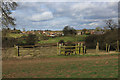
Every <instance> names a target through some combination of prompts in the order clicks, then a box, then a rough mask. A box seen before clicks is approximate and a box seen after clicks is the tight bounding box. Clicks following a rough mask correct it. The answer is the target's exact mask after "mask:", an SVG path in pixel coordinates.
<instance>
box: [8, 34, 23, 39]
mask: <svg viewBox="0 0 120 80" xmlns="http://www.w3.org/2000/svg"><path fill="white" fill-rule="evenodd" d="M21 36H23V34H14V33H10V34H9V37H13V38H19V37H21Z"/></svg>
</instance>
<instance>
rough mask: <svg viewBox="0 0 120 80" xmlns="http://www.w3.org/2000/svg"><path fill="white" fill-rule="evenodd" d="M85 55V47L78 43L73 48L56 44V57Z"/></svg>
mask: <svg viewBox="0 0 120 80" xmlns="http://www.w3.org/2000/svg"><path fill="white" fill-rule="evenodd" d="M85 53H86V46H83V43H78V44H76V45H75V46H65V45H63V44H58V43H57V54H58V55H72V54H78V55H83V54H85Z"/></svg>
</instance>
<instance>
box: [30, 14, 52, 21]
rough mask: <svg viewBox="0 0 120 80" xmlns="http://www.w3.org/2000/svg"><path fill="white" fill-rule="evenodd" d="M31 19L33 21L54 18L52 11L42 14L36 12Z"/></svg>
mask: <svg viewBox="0 0 120 80" xmlns="http://www.w3.org/2000/svg"><path fill="white" fill-rule="evenodd" d="M29 19H30V20H32V21H46V20H50V19H53V14H52V13H51V12H43V13H41V14H34V15H32V17H31V18H29Z"/></svg>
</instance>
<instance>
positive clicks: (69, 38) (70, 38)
mask: <svg viewBox="0 0 120 80" xmlns="http://www.w3.org/2000/svg"><path fill="white" fill-rule="evenodd" d="M87 36H88V35H77V36H63V37H55V38H49V39H48V40H41V41H39V42H38V43H57V42H59V41H60V40H64V41H65V42H67V41H72V42H79V41H84V40H85V37H87Z"/></svg>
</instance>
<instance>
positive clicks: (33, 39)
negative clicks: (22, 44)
mask: <svg viewBox="0 0 120 80" xmlns="http://www.w3.org/2000/svg"><path fill="white" fill-rule="evenodd" d="M37 40H38V38H37V36H36V35H35V34H29V35H28V36H27V38H26V44H27V45H34V44H35V43H36V41H37Z"/></svg>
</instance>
